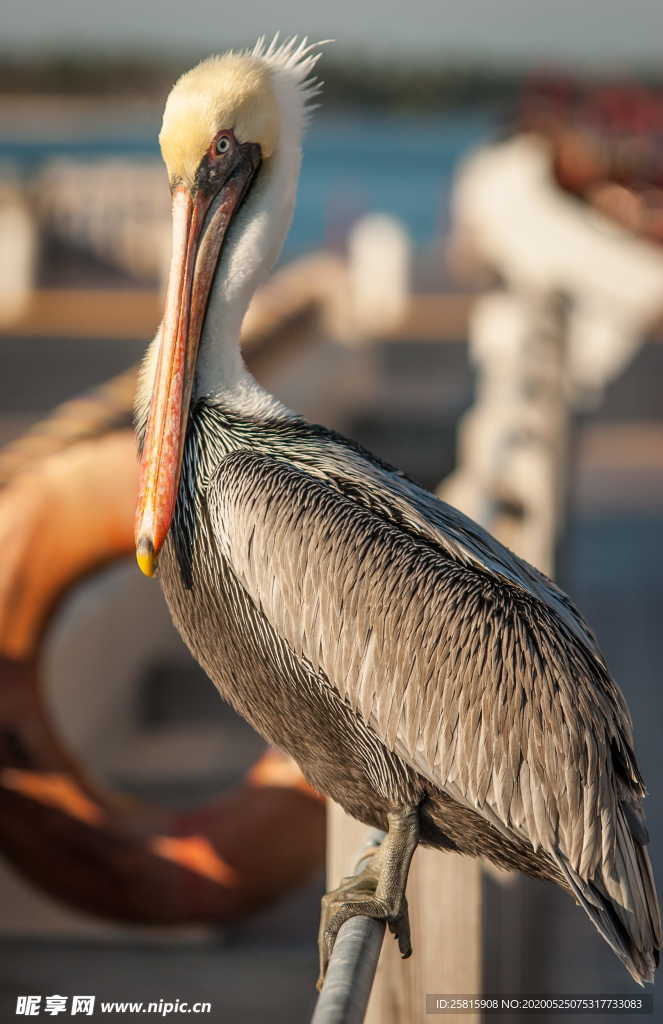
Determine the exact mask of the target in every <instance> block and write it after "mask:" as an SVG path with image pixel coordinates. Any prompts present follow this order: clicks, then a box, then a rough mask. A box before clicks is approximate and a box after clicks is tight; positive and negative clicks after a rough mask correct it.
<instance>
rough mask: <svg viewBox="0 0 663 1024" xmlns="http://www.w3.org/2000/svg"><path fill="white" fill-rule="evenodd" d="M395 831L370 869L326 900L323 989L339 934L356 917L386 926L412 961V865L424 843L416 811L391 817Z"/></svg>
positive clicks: (321, 942)
mask: <svg viewBox="0 0 663 1024" xmlns="http://www.w3.org/2000/svg"><path fill="white" fill-rule="evenodd" d="M387 821H388V825H389V831H388V832H387V834H386V836H385V837H384V839H383V841H382V843H381V845H380V846H379V847H378V848H377V850H376V851H375V853H371V854H368V855H367V857H366V863H365V866H364V867H363V868H362V870H361V871H360V872H359V873H358V874H356V875H351V876H349V877H348V878H344V879H342V881H341V884H340V885H339V887H338V889H332V890H331V892H328V893H325V895H324V896H323V897H322V913H321V915H320V932H319V934H318V949H319V953H320V977H319V978H318V988H320V987H321V986H322V983H323V981H324V978H325V973H326V971H327V964H328V963H329V958H330V956H331V952H332V949H333V948H334V942H335V941H336V936H337V935H338V931H339V928H340V927H341V925H342V924H344V923H345V922H346V921H348V920H349V919H350V918H351V917H357V916H359V915H362V916H364V917H375V918H378V919H380V920H384V921H386V922H387V924H388V925H389V930H390V931H391V932H392V934H393V935H394V936H395V937H396V939H397V940H398V948H399V950H400V954H401V956H402V957H403V958H405V957H408V956H410V954H411V953H412V945H411V943H410V920H409V917H408V911H407V900H406V898H405V887H406V885H407V876H408V872H409V870H410V861H411V860H412V855H413V853H414V851H415V850H416V848H417V843H418V842H419V817H418V813H417V810H416V808H414V809H413V810H411V811H405V812H403V813H397V814H388V815H387Z"/></svg>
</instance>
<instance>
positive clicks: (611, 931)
mask: <svg viewBox="0 0 663 1024" xmlns="http://www.w3.org/2000/svg"><path fill="white" fill-rule="evenodd" d="M171 534H172V537H171V540H170V541H169V546H170V554H169V555H167V556H166V558H165V559H164V564H163V568H162V575H163V583H164V589H165V591H166V595H167V597H168V599H169V602H170V603H171V608H172V609H173V613H174V616H175V618H176V621H177V622H178V624H179V625H180V628H181V630H182V632H183V633H184V635H185V637H186V638H187V639H188V640H189V642H190V644H191V646H192V648H193V649H194V653H196V654H197V656H198V657H199V658H200V660H201V661H202V662H203V664H204V665H205V667H207V669H208V671H209V672H210V675H211V676H212V678H213V679H214V681H215V682H216V684H217V685H218V686H219V688H220V690H221V691H222V692H223V693H224V694H225V695H226V696H227V697H228V698H229V699H230V700H231V701H233V703H235V704H236V706H238V707H240V710H242V711H243V713H245V714H246V715H247V717H249V718H251V719H252V720H253V721H254V723H256V724H257V726H258V727H259V728H261V729H262V731H263V732H265V734H267V735H268V736H269V738H270V739H272V740H273V741H275V742H279V743H281V745H283V746H285V747H286V749H289V752H290V753H291V754H292V755H293V756H294V757H295V758H296V759H297V760H298V761H299V762H300V764H301V765H302V768H303V770H304V771H305V773H306V774H307V775H308V776H309V778H311V779H312V780H313V781H314V784H317V785H319V786H320V787H321V788H323V789H324V790H325V791H326V792H327V793H329V795H331V796H332V797H334V799H336V800H338V801H339V802H340V803H341V804H342V805H343V806H346V808H347V809H349V810H350V812H351V813H354V814H355V816H357V817H360V818H362V820H366V821H370V822H372V823H376V822H379V821H380V820H381V815H383V814H384V813H385V809H389V807H390V806H391V807H393V806H399V803H400V802H402V801H404V800H406V799H413V798H414V799H417V800H418V801H420V802H421V806H422V815H423V816H424V817H425V819H426V821H427V823H428V824H427V825H426V827H425V828H424V834H425V839H426V841H428V842H431V843H432V844H434V845H438V846H440V847H447V848H448V847H451V848H456V849H460V850H461V851H464V852H468V853H473V854H476V853H483V854H485V855H486V856H490V857H491V858H492V859H493V860H496V861H497V862H498V863H503V864H505V865H507V866H510V867H513V866H517V867H522V868H523V870H527V871H530V873H533V874H539V875H541V876H543V877H548V878H551V879H553V880H555V881H557V882H558V883H560V884H562V885H564V886H565V887H567V888H568V889H570V890H571V891H572V892H573V894H574V895H575V897H576V898H577V899H578V901H579V902H580V903H581V904H582V905H583V907H584V909H585V910H586V911H587V913H588V914H589V915H590V917H591V918H592V920H593V922H594V924H595V925H596V926H597V928H598V929H599V931H600V932H601V933H602V934H603V935H604V937H605V938H606V940H607V941H608V942H609V943H610V945H611V946H612V947H613V949H615V951H616V952H617V954H618V955H619V956H620V957H621V959H622V960H623V961H624V963H625V964H626V966H627V967H628V969H629V970H630V971H631V973H632V974H633V975H634V976H635V977H636V978H638V979H639V980H649V979H650V978H651V976H652V972H653V969H654V965H655V963H656V962H657V949H658V947H659V945H660V941H661V930H660V918H659V911H658V903H657V899H656V893H655V889H654V883H653V879H652V874H651V866H650V862H649V858H648V855H647V852H646V849H645V845H646V842H647V834H646V828H645V826H644V819H643V815H642V810H641V801H642V797H643V795H644V785H643V781H642V778H641V776H640V774H639V771H638V768H637V765H636V761H635V756H634V753H633V735H632V727H631V721H630V717H629V714H628V711H627V708H626V705H625V702H624V700H623V697H622V695H621V693H620V691H619V690H618V688H617V687H616V685H615V684H614V683H613V681H612V680H611V678H610V676H609V674H608V671H607V669H606V666H605V662H604V660H603V657H602V655H601V653H600V651H599V650H598V648H597V645H596V641H595V639H594V637H593V635H592V633H591V631H590V630H589V628H588V627H587V625H586V624H585V623H584V621H583V619H582V617H581V616H580V615H579V613H578V612H577V611H576V609H575V608H574V607H573V605H572V603H571V602H570V600H569V599H568V598H567V597H566V595H564V594H563V593H562V592H561V591H560V590H559V589H558V588H557V587H556V586H555V585H554V584H552V583H551V582H550V581H549V580H547V579H546V578H545V577H544V576H543V575H542V574H541V573H539V572H538V571H537V570H535V569H534V568H532V567H531V566H529V565H527V564H526V563H524V562H523V561H521V560H520V559H518V558H517V557H516V556H515V555H514V554H513V553H512V552H510V551H508V550H507V549H506V548H504V547H503V546H502V545H501V544H499V543H498V542H497V541H496V540H495V539H494V538H492V537H491V536H490V535H489V534H488V533H486V532H485V531H484V530H482V529H481V528H480V527H479V526H477V525H476V524H475V523H473V522H471V521H470V520H468V519H467V518H466V517H464V516H463V515H461V514H460V513H459V512H457V511H456V510H455V509H453V508H451V507H450V506H447V505H445V504H443V503H441V502H439V501H437V499H436V498H434V497H433V496H432V495H430V494H429V493H428V492H426V491H424V490H423V489H422V488H420V487H418V486H417V485H416V484H414V483H413V482H412V481H409V480H408V479H407V478H406V477H404V476H403V475H402V474H400V473H398V472H397V471H396V470H394V469H392V468H391V467H389V466H386V465H385V464H383V463H382V462H380V460H378V459H375V458H374V457H373V456H371V455H369V454H368V453H367V452H364V451H363V450H362V449H361V448H359V447H358V446H357V445H355V444H353V443H352V442H349V441H346V440H345V439H343V438H341V437H339V436H338V435H336V434H334V433H332V432H330V431H326V430H324V429H323V428H319V427H314V426H312V425H310V424H307V423H305V422H304V421H302V420H300V419H298V418H297V417H294V416H292V415H291V414H288V413H287V412H286V411H283V410H279V409H278V408H276V407H265V408H264V409H261V410H257V411H256V410H255V409H254V410H253V411H252V412H250V413H247V410H246V408H245V407H242V405H241V403H240V402H235V403H233V400H232V397H228V398H226V399H224V401H223V402H222V403H220V402H217V403H214V404H213V403H209V404H205V403H203V404H200V405H199V406H198V407H197V409H196V410H194V412H193V414H192V420H191V424H190V429H189V434H188V439H187V447H186V452H185V462H184V469H183V476H182V482H181V488H180V496H179V499H178V507H177V511H176V519H175V524H174V527H173V529H172V531H171ZM232 615H234V616H235V617H236V618H237V619H241V620H242V624H243V627H244V634H242V630H241V628H238V630H237V632H236V639H235V640H234V641H233V642H230V641H229V640H228V635H230V633H231V632H232V627H231V625H229V620H230V619H231V617H232ZM220 631H224V633H225V634H226V636H225V639H224V640H223V642H222V641H221V638H220V637H219V632H220ZM213 647H216V648H219V647H221V648H223V651H224V658H225V661H224V660H223V659H220V658H219V657H218V656H217V654H215V652H214V651H213V650H212V649H211V648H213ZM263 668H264V672H263ZM258 671H260V672H261V673H262V680H263V681H262V683H260V682H258V681H257V678H256V673H257V672H258ZM249 676H250V677H251V678H249ZM275 694H278V700H276V698H275ZM289 694H292V696H293V703H292V708H294V709H297V708H304V706H305V707H306V712H304V711H302V712H301V718H302V724H301V727H298V725H297V723H292V722H290V723H285V724H284V722H283V721H282V720H281V718H282V716H283V713H284V708H283V702H284V701H286V702H287V701H288V700H289V699H290V697H289ZM279 701H280V702H281V704H280V706H279ZM296 713H297V712H296V710H295V714H296ZM335 747H336V749H337V751H342V752H345V753H344V754H343V756H339V755H338V754H337V758H336V764H334V763H333V762H334V757H333V751H334V749H335ZM323 763H324V768H322V767H321V765H323ZM362 808H363V813H362Z"/></svg>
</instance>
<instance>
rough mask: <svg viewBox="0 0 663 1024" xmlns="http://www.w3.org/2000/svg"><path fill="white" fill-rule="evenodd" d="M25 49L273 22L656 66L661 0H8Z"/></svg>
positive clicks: (395, 41)
mask: <svg viewBox="0 0 663 1024" xmlns="http://www.w3.org/2000/svg"><path fill="white" fill-rule="evenodd" d="M3 9H4V10H3V16H2V42H3V43H4V45H5V46H7V45H9V46H11V47H13V48H17V49H18V50H19V51H21V52H26V54H27V53H30V52H36V51H44V50H68V51H72V50H77V49H82V48H85V49H87V48H89V47H94V48H95V49H103V50H110V51H115V52H118V51H119V52H121V51H127V50H132V51H133V52H136V51H141V50H144V49H149V50H157V51H159V50H167V51H175V52H177V51H179V52H186V51H188V52H191V51H194V50H196V51H197V50H201V51H202V50H204V51H205V52H207V51H209V50H223V49H226V48H227V47H228V46H231V45H234V44H237V43H247V42H249V41H250V40H252V39H253V38H255V36H256V35H258V34H259V33H261V32H268V33H272V32H273V31H274V30H276V29H281V30H283V31H284V32H286V33H288V34H291V33H301V34H307V35H309V36H313V37H318V38H325V37H329V36H331V37H333V38H334V39H336V40H337V44H338V47H339V50H341V51H342V50H346V49H347V50H348V51H351V50H352V49H353V48H358V47H362V48H367V49H369V50H372V51H373V52H375V53H387V52H397V53H422V52H426V53H428V54H432V55H439V56H440V57H444V56H448V55H452V56H473V57H478V58H487V59H493V60H508V59H511V58H514V57H515V58H518V59H520V60H523V59H524V60H528V61H537V60H540V59H553V60H555V61H557V62H560V61H561V62H566V61H568V62H571V63H576V64H577V63H578V62H583V63H592V64H600V65H603V66H605V65H606V64H607V65H629V64H637V63H642V62H646V63H648V64H649V65H654V66H655V65H657V64H658V65H660V66H661V68H662V69H663V0H460V2H459V0H333V2H332V0H323V2H321V0H110V2H109V0H4V4H3Z"/></svg>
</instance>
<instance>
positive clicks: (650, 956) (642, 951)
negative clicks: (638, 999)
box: [555, 805, 662, 985]
mask: <svg viewBox="0 0 663 1024" xmlns="http://www.w3.org/2000/svg"><path fill="white" fill-rule="evenodd" d="M634 810H635V811H637V810H638V808H635V809H634ZM616 817H617V821H616V826H617V827H616V835H615V857H614V865H615V870H614V872H612V873H609V872H608V871H607V870H606V868H605V865H603V867H602V868H600V869H599V872H598V873H597V875H596V876H595V877H594V878H593V879H591V880H587V879H584V878H582V877H581V876H580V875H579V874H578V873H577V872H576V871H574V869H573V868H572V867H571V866H570V864H569V862H568V860H567V859H566V858H565V857H564V856H563V855H562V854H560V855H558V856H557V857H556V858H555V859H556V861H557V864H558V866H559V868H560V870H561V872H562V874H563V875H564V877H565V879H566V881H567V882H568V885H569V888H570V889H571V891H572V893H573V895H574V896H575V898H576V899H577V901H578V903H579V904H580V905H581V906H582V907H583V909H584V910H585V911H586V913H587V915H588V916H589V918H590V920H591V922H592V924H593V925H594V927H595V928H596V929H597V931H598V932H599V933H600V934H601V935H602V936H603V938H604V939H605V941H606V942H607V943H608V945H609V946H610V947H611V948H612V949H613V950H614V952H615V953H616V954H617V956H618V957H619V959H620V960H621V961H622V963H623V964H624V966H625V967H626V969H627V971H628V972H629V974H631V976H632V977H633V978H635V980H636V981H637V982H638V983H639V984H640V985H644V984H645V983H646V982H653V980H654V971H655V970H656V968H657V967H658V962H659V950H660V948H661V945H662V942H661V915H660V910H659V904H658V897H657V895H656V885H655V883H654V876H653V873H652V866H651V861H650V859H649V854H648V852H647V848H646V839H647V835H646V830H644V835H643V833H642V832H640V831H639V829H638V828H634V827H632V826H633V825H635V821H634V815H633V813H631V808H629V809H628V813H627V812H626V811H625V809H624V808H623V805H622V806H620V808H619V810H618V812H617V816H616ZM636 836H637V838H636Z"/></svg>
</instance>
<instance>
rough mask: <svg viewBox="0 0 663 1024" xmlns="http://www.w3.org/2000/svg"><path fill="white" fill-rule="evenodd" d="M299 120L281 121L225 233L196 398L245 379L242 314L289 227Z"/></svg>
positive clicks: (204, 335)
mask: <svg viewBox="0 0 663 1024" xmlns="http://www.w3.org/2000/svg"><path fill="white" fill-rule="evenodd" d="M300 122H301V118H298V119H296V118H291V119H290V120H289V119H288V117H287V116H284V117H283V118H282V129H281V138H280V141H279V146H278V148H277V150H276V151H275V153H274V154H273V155H272V156H271V157H270V158H269V159H268V160H265V161H264V162H263V164H262V165H261V167H260V169H259V171H258V173H257V175H256V178H255V180H254V183H253V185H252V187H251V188H250V190H249V193H248V195H247V197H246V199H245V201H244V203H243V205H242V206H241V208H240V209H239V211H238V213H237V215H236V217H235V219H234V221H233V223H232V224H231V226H230V229H229V231H228V236H227V238H226V240H225V243H224V245H223V249H222V251H221V258H220V260H219V266H218V268H217V271H216V275H215V278H214V281H213V284H212V290H211V293H210V298H209V303H208V307H207V314H206V317H205V324H204V327H203V333H202V336H201V341H200V349H199V354H198V363H197V371H196V384H195V392H194V394H195V395H196V396H203V395H220V394H223V393H224V392H227V391H229V390H233V389H234V388H236V387H237V386H238V385H240V384H241V383H242V382H245V381H246V380H247V378H248V377H249V374H248V371H247V370H246V368H245V366H244V362H243V359H242V356H241V352H240V330H241V326H242V320H243V319H244V314H245V313H246V310H247V308H248V305H249V302H250V301H251V299H252V298H253V295H254V293H255V291H256V289H257V288H258V287H259V286H260V285H261V284H262V283H263V282H264V281H265V280H266V279H267V277H268V276H269V274H270V273H271V271H272V269H273V267H274V264H275V263H276V261H277V259H278V257H279V255H280V252H281V248H282V246H283V242H284V241H285V237H286V235H287V233H288V229H289V227H290V222H291V220H292V214H293V210H294V206H295V198H296V193H297V183H298V180H299V168H300V163H301V124H300Z"/></svg>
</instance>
